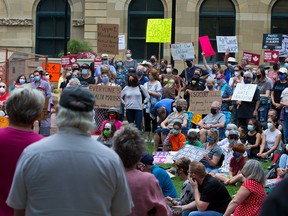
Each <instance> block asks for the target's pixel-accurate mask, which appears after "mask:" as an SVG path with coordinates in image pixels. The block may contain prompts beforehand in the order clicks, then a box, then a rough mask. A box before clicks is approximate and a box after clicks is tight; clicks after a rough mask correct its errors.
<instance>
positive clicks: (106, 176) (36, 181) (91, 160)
mask: <svg viewBox="0 0 288 216" xmlns="http://www.w3.org/2000/svg"><path fill="white" fill-rule="evenodd" d="M94 104H95V97H94V96H93V94H92V93H91V92H90V91H89V90H87V89H85V88H82V87H69V88H65V90H64V91H63V92H62V95H61V98H60V101H59V104H58V106H57V109H58V111H57V116H56V125H57V126H58V128H59V131H58V132H57V133H56V134H55V135H52V136H51V137H49V138H46V139H43V140H41V141H39V142H36V143H34V144H32V145H30V146H28V147H27V148H26V149H25V150H24V152H23V153H22V155H21V157H20V159H19V161H18V164H17V168H16V172H15V175H14V180H13V184H12V187H11V191H10V194H9V197H8V199H7V204H8V205H9V206H10V207H12V208H14V211H15V215H20V214H21V213H22V215H25V214H26V215H38V214H39V212H41V214H43V215H71V214H72V215H83V214H84V212H85V215H87V216H88V215H91V216H92V215H123V216H124V215H129V214H130V213H131V209H132V207H133V203H132V199H131V196H130V191H129V188H128V184H127V181H126V177H125V173H124V168H123V164H122V161H121V159H120V158H119V157H118V155H117V154H116V153H115V152H113V151H112V150H111V149H109V148H107V147H106V146H103V145H101V144H99V143H98V142H96V141H94V140H93V139H92V138H91V137H90V132H91V130H92V125H93V123H92V117H93V107H94ZM104 194H105V196H103V195H104Z"/></svg>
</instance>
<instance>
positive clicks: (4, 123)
mask: <svg viewBox="0 0 288 216" xmlns="http://www.w3.org/2000/svg"><path fill="white" fill-rule="evenodd" d="M8 126H9V119H8V118H7V117H4V116H0V128H4V127H8Z"/></svg>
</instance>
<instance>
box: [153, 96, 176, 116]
mask: <svg viewBox="0 0 288 216" xmlns="http://www.w3.org/2000/svg"><path fill="white" fill-rule="evenodd" d="M173 102H174V100H173V99H170V98H165V99H162V100H160V101H158V102H157V103H156V104H155V105H154V111H155V112H156V111H157V109H158V108H160V107H162V106H164V107H165V109H166V115H167V116H168V115H169V114H170V112H171V109H172V103H173Z"/></svg>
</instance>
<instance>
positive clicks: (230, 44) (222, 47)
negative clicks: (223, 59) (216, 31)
mask: <svg viewBox="0 0 288 216" xmlns="http://www.w3.org/2000/svg"><path fill="white" fill-rule="evenodd" d="M216 40H217V50H218V53H225V52H226V51H227V50H229V51H230V53H237V52H238V43H237V37H236V36H216Z"/></svg>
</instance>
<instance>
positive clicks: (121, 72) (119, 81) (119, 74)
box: [115, 58, 128, 89]
mask: <svg viewBox="0 0 288 216" xmlns="http://www.w3.org/2000/svg"><path fill="white" fill-rule="evenodd" d="M115 68H116V78H115V84H116V85H119V86H121V88H122V89H123V88H124V87H125V86H126V79H127V76H128V70H127V69H126V68H125V67H124V64H123V61H122V59H121V58H118V59H117V60H116V61H115Z"/></svg>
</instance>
